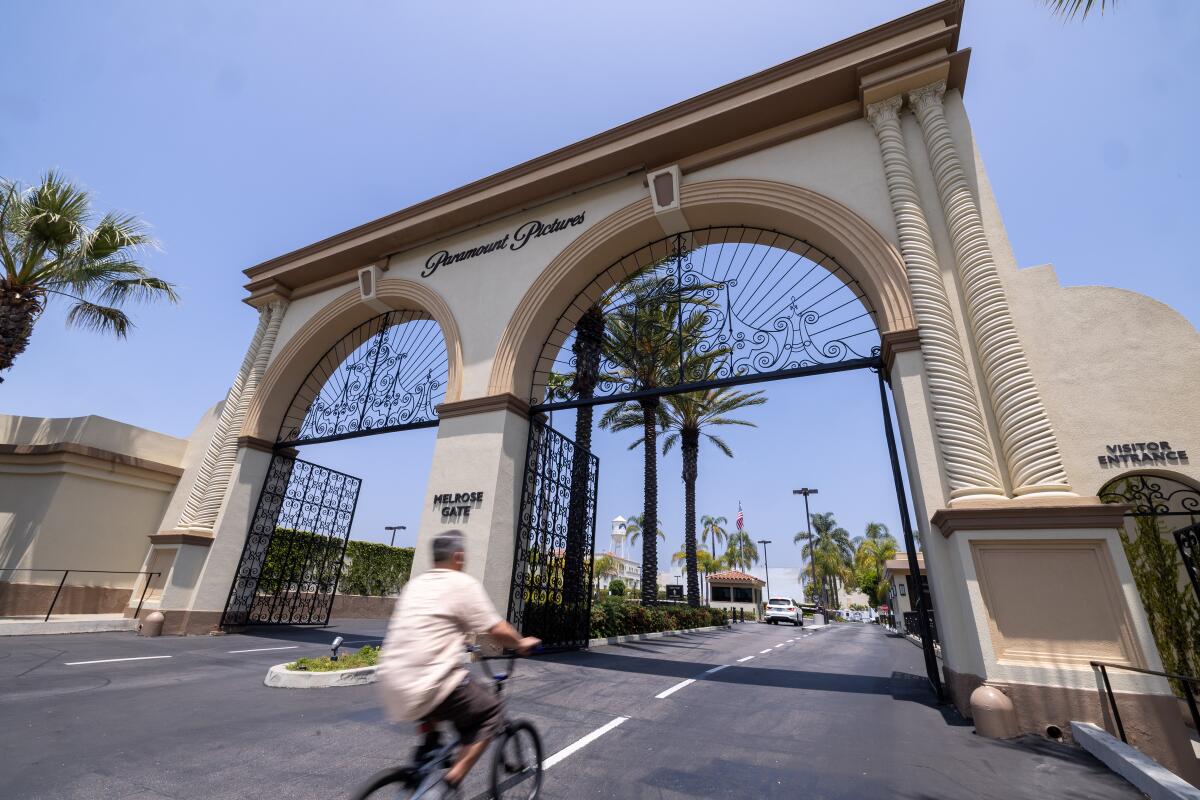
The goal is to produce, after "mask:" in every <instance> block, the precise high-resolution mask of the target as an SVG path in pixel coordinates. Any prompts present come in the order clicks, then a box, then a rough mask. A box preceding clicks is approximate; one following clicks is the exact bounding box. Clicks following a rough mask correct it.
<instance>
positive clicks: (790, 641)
mask: <svg viewBox="0 0 1200 800" xmlns="http://www.w3.org/2000/svg"><path fill="white" fill-rule="evenodd" d="M794 641H796V640H795V639H788V644H791V643H792V642H794Z"/></svg>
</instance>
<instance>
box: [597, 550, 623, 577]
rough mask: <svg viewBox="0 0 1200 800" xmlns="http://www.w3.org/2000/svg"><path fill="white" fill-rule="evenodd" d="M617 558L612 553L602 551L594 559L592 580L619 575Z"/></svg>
mask: <svg viewBox="0 0 1200 800" xmlns="http://www.w3.org/2000/svg"><path fill="white" fill-rule="evenodd" d="M618 574H619V573H618V571H617V560H616V559H615V558H613V556H612V554H611V553H602V554H600V555H599V556H597V557H596V558H595V559H594V560H593V561H592V580H593V581H594V580H596V579H597V578H605V577H608V578H615V577H616V576H617V575H618Z"/></svg>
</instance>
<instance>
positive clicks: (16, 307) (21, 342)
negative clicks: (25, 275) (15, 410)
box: [0, 279, 42, 382]
mask: <svg viewBox="0 0 1200 800" xmlns="http://www.w3.org/2000/svg"><path fill="white" fill-rule="evenodd" d="M41 312H42V295H41V292H39V291H37V290H36V289H24V288H22V287H20V286H13V285H12V284H11V283H9V282H8V281H7V280H4V279H0V372H3V371H4V370H7V369H9V368H11V367H12V365H13V362H14V361H15V360H16V358H17V356H19V355H21V353H23V352H25V348H26V347H27V346H28V345H29V337H30V336H32V335H33V323H34V321H35V320H36V319H37V317H38V314H40V313H41ZM3 380H4V378H0V382H2V381H3Z"/></svg>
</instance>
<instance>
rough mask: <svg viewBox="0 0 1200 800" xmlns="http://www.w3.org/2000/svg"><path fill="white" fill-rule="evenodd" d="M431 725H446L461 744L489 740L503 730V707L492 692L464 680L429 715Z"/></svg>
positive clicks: (475, 683)
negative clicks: (452, 729)
mask: <svg viewBox="0 0 1200 800" xmlns="http://www.w3.org/2000/svg"><path fill="white" fill-rule="evenodd" d="M428 719H429V720H431V721H433V722H449V723H452V724H453V725H454V729H455V730H457V731H458V738H459V739H460V740H462V743H463V744H471V743H472V742H476V741H479V740H480V739H484V740H487V739H490V738H492V737H493V736H495V735H496V734H497V733H499V732H500V729H501V728H502V727H504V704H503V703H501V702H500V696H499V695H497V694H496V693H495V692H494V691H491V690H489V689H485V688H484V687H483V686H480V685H479V683H477V682H475V681H472V680H464V681H463V682H462V683H460V684H459V685H458V686H456V687H455V688H454V691H453V692H451V693H450V696H449V697H447V698H446V699H445V700H443V701H442V702H441V704H440V705H439V706H438V707H437V708H435V709H434V710H433V711H431V712H430V713H429V717H428Z"/></svg>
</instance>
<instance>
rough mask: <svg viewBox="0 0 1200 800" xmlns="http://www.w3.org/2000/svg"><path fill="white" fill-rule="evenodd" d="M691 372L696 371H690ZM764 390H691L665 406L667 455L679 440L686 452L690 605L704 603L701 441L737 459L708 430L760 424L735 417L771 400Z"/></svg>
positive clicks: (685, 527)
mask: <svg viewBox="0 0 1200 800" xmlns="http://www.w3.org/2000/svg"><path fill="white" fill-rule="evenodd" d="M688 374H695V373H693V372H691V371H690V370H689V372H688ZM762 394H763V393H762V392H739V391H737V390H735V389H731V388H729V387H721V388H719V389H708V390H706V391H702V392H687V393H686V394H677V395H672V396H671V397H668V398H667V400H666V403H665V405H664V414H663V416H664V417H665V423H666V425H665V427H666V429H667V434H666V435H665V436H664V437H663V455H666V454H667V452H668V451H669V450H670V449H671V447H672V446H674V444H675V443H676V442H679V443H680V449H681V450H682V453H683V472H682V475H681V477H682V478H683V504H684V510H683V537H684V546H685V549H686V550H687V551H688V552H690V553H691V555H690V556H689V557H688V559H687V576H688V582H687V587H688V588H687V594H688V603H689V604H690V605H694V606H698V605H700V581H699V578H698V576H697V574H696V572H697V567H696V478H697V477H698V476H699V473H700V440H701V437H702V436H703V437H705V438H707V439H708V441H709V442H711V443H712V444H713V445H714V446H715V447H716V448H717V449H718V450H719V451H721V452H722V453H724V454H725V455H726V456H728V457H729V458H733V450H731V449H730V448H729V445H728V444H726V443H725V440H724V439H722V438H721V437H719V436H716V435H714V434H712V433H709V432H708V431H706V430H705V429H706V428H709V427H715V426H718V425H745V426H748V427H756V426H755V424H754V423H753V422H747V421H746V420H741V419H733V418H732V417H730V416H729V414H731V413H732V412H734V411H737V410H738V409H741V408H748V407H750V406H759V405H762V404H763V403H765V402H767V398H765V397H763V396H762Z"/></svg>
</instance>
